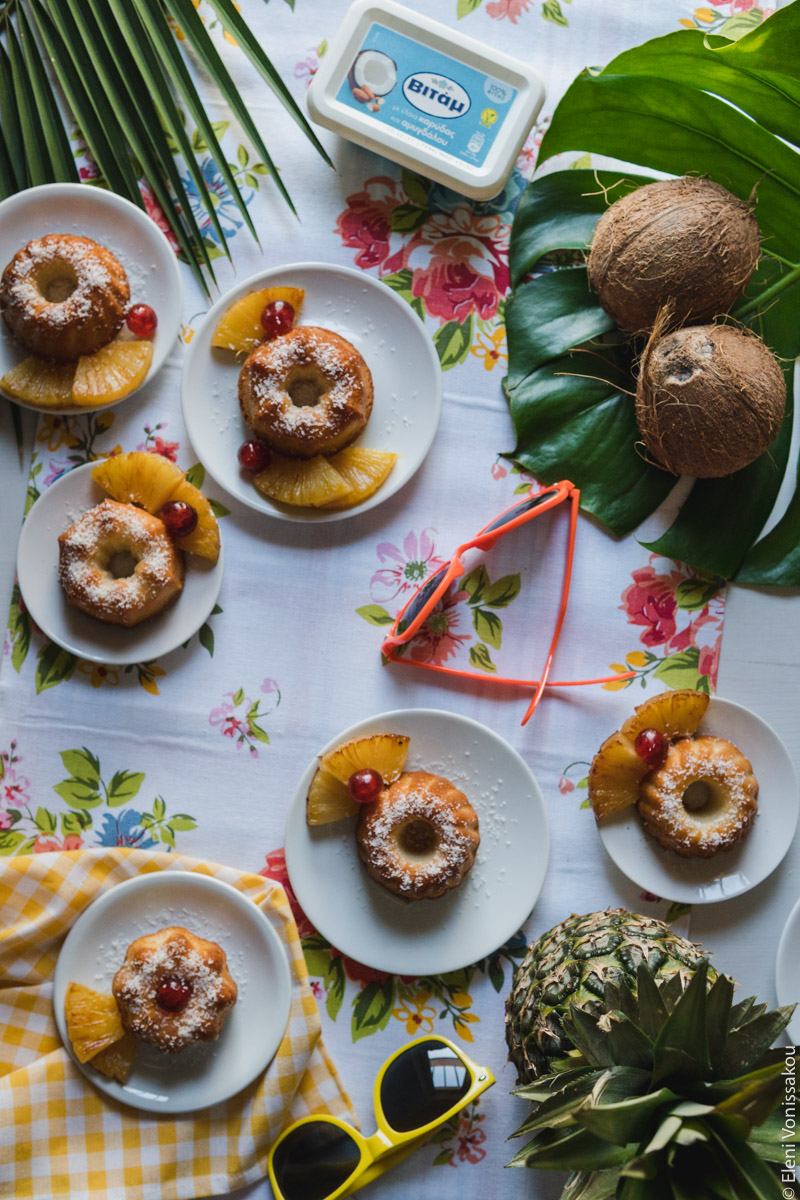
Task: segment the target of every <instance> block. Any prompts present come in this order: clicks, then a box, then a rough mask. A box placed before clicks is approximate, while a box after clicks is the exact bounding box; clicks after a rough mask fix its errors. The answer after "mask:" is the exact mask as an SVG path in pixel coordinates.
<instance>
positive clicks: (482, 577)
mask: <svg viewBox="0 0 800 1200" xmlns="http://www.w3.org/2000/svg"><path fill="white" fill-rule="evenodd" d="M489 586H490V580H489V575H488V573H487V571H486V567H485V566H484V565H483V563H480V565H479V566H477V567H476V568H475V569H474V571H470V573H469V574H468V575H465V576H464V577H463V579H462V580H461V583H460V584H459V590H460V591H464V592H466V593H467V594H468V596H469V603H470V604H483V603H484V599H485V596H486V591H487V589H488V588H489Z"/></svg>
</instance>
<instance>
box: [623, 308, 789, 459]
mask: <svg viewBox="0 0 800 1200" xmlns="http://www.w3.org/2000/svg"><path fill="white" fill-rule="evenodd" d="M785 405H786V383H785V381H784V378H783V372H782V371H781V368H780V364H779V363H778V360H777V359H776V357H775V355H774V354H773V353H772V351H770V350H768V349H767V347H766V346H765V345H764V343H763V342H762V340H761V338H759V337H757V336H756V335H755V334H754V333H750V332H747V331H745V330H742V329H738V328H736V327H734V326H732V325H692V326H688V327H687V328H685V329H678V330H676V331H675V332H674V333H667V334H666V335H664V336H662V335H661V333H660V330H659V327H658V325H657V326H656V329H655V330H654V331H653V335H652V337H651V338H650V341H649V342H648V343H647V347H646V349H645V352H644V355H643V356H642V362H641V369H640V374H639V380H638V383H637V387H636V421H637V423H638V426H639V429H640V431H641V435H642V439H643V441H644V444H645V446H646V447H647V449H648V450H649V451H650V453H651V454H652V455H654V457H655V458H656V459H658V461H659V463H661V464H662V465H663V466H665V467H666V468H667V470H669V471H673V472H674V473H675V474H676V475H694V476H695V477H696V478H699V479H710V478H716V477H717V476H720V475H730V474H732V472H734V471H740V470H741V469H742V467H746V466H747V465H748V463H751V462H753V460H754V459H756V458H758V456H759V454H762V453H763V452H764V450H766V448H767V446H768V445H769V444H770V442H771V441H772V440H773V438H775V437H777V434H778V430H779V429H780V427H781V421H782V420H783V410H784V408H785Z"/></svg>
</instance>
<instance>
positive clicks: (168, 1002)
mask: <svg viewBox="0 0 800 1200" xmlns="http://www.w3.org/2000/svg"><path fill="white" fill-rule="evenodd" d="M191 995H192V985H191V984H190V983H188V982H187V981H186V980H185V979H179V978H178V976H177V975H167V977H166V979H162V980H161V983H160V984H159V985H158V991H157V992H156V1000H157V1001H158V1003H159V1005H160V1006H161V1008H165V1009H166V1010H167V1012H181V1011H182V1010H183V1009H184V1008H186V1005H187V1004H188V1003H189V1000H190V998H191Z"/></svg>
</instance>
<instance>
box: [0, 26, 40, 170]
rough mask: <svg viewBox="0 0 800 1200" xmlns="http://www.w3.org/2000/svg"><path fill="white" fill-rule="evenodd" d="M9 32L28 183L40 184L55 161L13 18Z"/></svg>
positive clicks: (13, 82)
mask: <svg viewBox="0 0 800 1200" xmlns="http://www.w3.org/2000/svg"><path fill="white" fill-rule="evenodd" d="M5 33H6V45H7V48H8V62H9V64H10V67H11V84H12V88H13V92H14V98H15V103H16V106H17V112H18V113H19V127H20V131H21V134H22V149H23V161H24V163H25V175H26V179H27V184H28V186H29V187H36V186H37V185H38V184H42V183H49V182H50V173H51V164H50V159H49V155H48V153H47V143H46V141H45V137H44V132H43V130H42V126H41V122H40V121H39V117H38V112H37V109H36V102H35V100H34V96H33V88H32V86H31V81H30V79H29V78H28V72H27V70H26V66H25V59H24V57H23V53H22V47H21V45H20V43H19V41H18V39H17V35H16V33H15V31H14V27H13V25H12V24H11V22H10V21H7V22H6V27H5Z"/></svg>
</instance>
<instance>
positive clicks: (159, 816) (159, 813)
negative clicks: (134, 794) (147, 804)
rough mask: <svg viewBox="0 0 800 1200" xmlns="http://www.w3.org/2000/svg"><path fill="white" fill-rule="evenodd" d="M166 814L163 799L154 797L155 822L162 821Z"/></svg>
mask: <svg viewBox="0 0 800 1200" xmlns="http://www.w3.org/2000/svg"><path fill="white" fill-rule="evenodd" d="M166 812H167V806H166V804H165V803H164V799H163V797H162V796H156V798H155V800H154V801H153V816H154V818H155V819H156V821H163V819H164V817H165V816H166Z"/></svg>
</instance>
